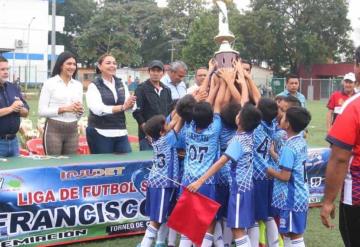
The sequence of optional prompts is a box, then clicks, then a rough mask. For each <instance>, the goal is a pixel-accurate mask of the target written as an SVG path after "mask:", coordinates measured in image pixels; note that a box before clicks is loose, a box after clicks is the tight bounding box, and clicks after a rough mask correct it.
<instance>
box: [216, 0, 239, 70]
mask: <svg viewBox="0 0 360 247" xmlns="http://www.w3.org/2000/svg"><path fill="white" fill-rule="evenodd" d="M213 2H214V3H215V4H216V5H217V7H218V8H219V34H218V35H216V36H215V38H214V39H215V42H216V43H218V44H219V45H220V48H219V50H218V51H217V52H215V59H216V61H217V63H218V67H219V68H224V67H225V68H228V67H232V61H233V60H235V59H236V58H238V57H239V52H237V51H235V50H233V49H232V47H231V43H232V42H233V41H234V40H235V36H234V34H233V33H232V32H231V31H230V29H229V19H228V14H227V13H228V12H227V8H226V2H229V1H226V0H222V1H218V0H214V1H213ZM230 2H231V1H230Z"/></svg>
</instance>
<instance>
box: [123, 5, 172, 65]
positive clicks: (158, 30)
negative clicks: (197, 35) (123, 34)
mask: <svg viewBox="0 0 360 247" xmlns="http://www.w3.org/2000/svg"><path fill="white" fill-rule="evenodd" d="M125 2H126V3H124V4H123V7H124V8H125V10H126V12H127V14H128V16H129V18H130V24H129V32H130V33H132V34H133V35H134V37H135V38H137V39H139V41H140V43H141V47H140V56H141V58H142V62H143V63H144V64H148V63H149V62H150V61H151V60H154V59H159V60H162V61H164V62H169V51H168V49H169V43H168V40H169V39H170V38H169V36H168V35H167V34H166V32H165V30H164V21H163V20H164V16H163V11H162V9H160V8H158V7H157V4H156V3H155V2H154V1H152V0H147V1H140V0H135V1H125Z"/></svg>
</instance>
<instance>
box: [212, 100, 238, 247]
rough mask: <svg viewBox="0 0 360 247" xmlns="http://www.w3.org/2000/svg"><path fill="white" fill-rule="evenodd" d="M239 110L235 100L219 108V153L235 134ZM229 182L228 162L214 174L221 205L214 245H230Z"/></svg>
mask: <svg viewBox="0 0 360 247" xmlns="http://www.w3.org/2000/svg"><path fill="white" fill-rule="evenodd" d="M240 110H241V105H240V104H239V103H236V102H231V103H228V104H226V105H225V106H224V107H223V108H222V109H221V112H220V117H221V122H222V129H221V134H220V155H223V153H224V152H225V150H226V148H227V147H228V144H229V142H230V140H231V139H232V138H233V137H234V136H235V134H236V130H237V125H236V116H237V114H238V113H239V112H240ZM229 184H231V177H230V162H228V163H227V164H226V165H225V166H223V167H222V168H221V169H220V171H219V172H218V173H217V174H216V185H215V189H216V201H217V202H219V203H220V205H221V207H220V209H219V211H218V214H217V222H216V226H215V232H214V245H215V247H218V246H222V242H223V246H225V247H227V246H230V245H231V241H232V234H231V229H230V228H228V227H227V226H226V218H227V204H228V200H229V191H230V188H229ZM221 240H223V241H221Z"/></svg>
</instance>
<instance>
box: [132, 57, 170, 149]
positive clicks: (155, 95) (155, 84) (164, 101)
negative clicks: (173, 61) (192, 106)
mask: <svg viewBox="0 0 360 247" xmlns="http://www.w3.org/2000/svg"><path fill="white" fill-rule="evenodd" d="M163 75H164V65H163V63H162V62H161V61H159V60H154V61H152V62H151V63H150V64H149V76H150V78H149V79H148V80H146V81H145V82H143V83H141V84H140V85H139V86H138V87H137V89H136V90H135V96H136V105H137V108H136V110H135V111H134V112H133V116H134V118H135V119H136V121H137V123H138V126H139V130H138V133H139V145H140V151H143V150H151V149H152V147H151V145H150V144H149V142H148V141H147V139H146V138H145V133H144V131H143V127H144V125H145V122H146V121H147V120H148V119H150V118H151V117H153V116H155V115H158V114H163V115H164V116H167V115H168V114H169V113H170V112H171V101H172V100H171V91H170V89H169V88H168V87H166V86H165V85H164V84H163V83H162V82H160V79H161V78H162V76H163Z"/></svg>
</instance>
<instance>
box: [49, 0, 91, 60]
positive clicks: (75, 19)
mask: <svg viewBox="0 0 360 247" xmlns="http://www.w3.org/2000/svg"><path fill="white" fill-rule="evenodd" d="M96 7H97V5H96V2H95V1H93V0H82V1H77V0H66V1H64V2H63V3H59V4H57V15H61V16H64V18H65V26H64V33H57V35H56V40H57V43H58V44H62V45H64V46H65V50H67V51H70V52H72V53H73V54H74V55H76V56H77V57H78V60H79V61H80V62H84V61H82V59H81V57H79V54H78V49H77V47H76V46H75V42H74V38H75V37H76V36H78V35H79V33H80V32H81V31H82V29H83V28H84V27H85V26H86V25H87V23H88V22H89V21H90V18H91V16H93V15H94V13H95V11H96ZM50 12H51V4H50ZM49 40H50V39H49Z"/></svg>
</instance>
